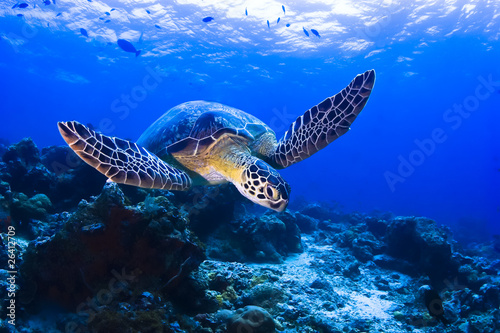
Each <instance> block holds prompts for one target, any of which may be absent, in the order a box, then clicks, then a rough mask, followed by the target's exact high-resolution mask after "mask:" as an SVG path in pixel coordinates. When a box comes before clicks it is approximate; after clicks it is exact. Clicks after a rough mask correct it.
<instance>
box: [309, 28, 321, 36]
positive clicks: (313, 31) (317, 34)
mask: <svg viewBox="0 0 500 333" xmlns="http://www.w3.org/2000/svg"><path fill="white" fill-rule="evenodd" d="M311 32H312V33H313V34H314V35H315V36H318V38H321V36H320V35H319V33H318V31H317V30H314V29H311Z"/></svg>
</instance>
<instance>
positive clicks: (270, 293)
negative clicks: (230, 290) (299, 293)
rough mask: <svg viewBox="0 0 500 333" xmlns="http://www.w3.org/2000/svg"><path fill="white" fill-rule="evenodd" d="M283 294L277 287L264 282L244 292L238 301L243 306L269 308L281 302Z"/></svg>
mask: <svg viewBox="0 0 500 333" xmlns="http://www.w3.org/2000/svg"><path fill="white" fill-rule="evenodd" d="M283 297H284V292H283V290H281V288H279V287H278V286H276V285H274V284H272V283H270V282H265V283H261V284H258V285H256V286H254V287H253V288H251V289H250V290H249V291H247V292H245V293H244V294H243V295H242V296H241V298H240V299H239V300H240V301H241V303H242V304H243V305H250V304H253V305H258V306H262V307H266V308H271V307H272V306H274V305H275V304H276V303H278V302H281V301H283Z"/></svg>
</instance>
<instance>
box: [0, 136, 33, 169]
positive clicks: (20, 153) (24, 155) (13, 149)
mask: <svg viewBox="0 0 500 333" xmlns="http://www.w3.org/2000/svg"><path fill="white" fill-rule="evenodd" d="M2 161H3V162H5V163H8V162H14V161H19V162H20V163H21V165H23V166H24V167H29V166H35V165H37V164H38V163H40V152H39V151H38V148H37V147H36V145H35V143H34V142H33V140H32V139H31V138H25V139H22V140H21V141H19V142H18V143H15V144H13V145H11V146H10V147H9V148H8V149H7V151H6V152H5V153H4V154H3V156H2Z"/></svg>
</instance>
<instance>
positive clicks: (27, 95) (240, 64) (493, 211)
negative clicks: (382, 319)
mask: <svg viewBox="0 0 500 333" xmlns="http://www.w3.org/2000/svg"><path fill="white" fill-rule="evenodd" d="M27 3H28V4H29V7H28V8H24V9H20V8H15V9H12V8H11V7H12V6H13V5H14V4H16V2H10V1H4V2H2V3H1V4H0V37H1V39H0V54H1V58H0V73H1V77H2V89H1V90H0V101H1V102H0V107H1V110H2V121H1V122H0V136H1V137H3V138H6V139H8V140H9V141H10V142H17V141H18V140H20V139H21V138H23V137H27V136H30V137H32V138H33V140H34V141H35V142H36V143H37V145H38V146H39V147H44V146H48V145H62V144H64V141H63V140H62V138H61V137H60V136H59V133H58V130H57V127H56V122H57V121H67V120H78V121H80V122H82V123H91V124H93V125H94V127H95V128H97V129H100V130H101V131H102V132H104V133H106V134H109V135H112V136H118V137H123V138H127V139H132V140H134V139H137V138H138V137H139V136H140V134H141V133H142V131H143V130H145V129H146V128H147V127H148V125H149V124H150V123H152V122H153V121H154V120H156V119H157V118H158V117H159V116H161V115H162V114H163V113H164V112H165V111H166V110H168V109H169V108H171V107H173V106H175V105H177V104H179V103H182V102H185V101H189V100H199V99H204V100H209V101H217V102H220V103H224V104H227V105H230V106H233V107H236V108H240V109H242V110H245V111H247V112H249V113H252V114H254V115H256V116H257V117H259V118H261V119H262V120H263V121H265V122H266V123H268V124H269V125H270V126H271V127H272V128H273V129H274V130H275V131H276V133H277V135H278V137H280V136H281V135H282V134H283V133H284V132H285V130H286V129H287V128H288V126H289V124H290V123H291V122H292V121H293V120H294V119H295V118H296V117H297V116H299V115H301V114H302V113H303V112H304V111H306V110H307V109H309V108H310V107H312V106H314V105H316V104H317V103H319V102H321V101H322V100H323V99H324V98H325V97H327V96H331V95H334V94H336V93H337V92H338V91H340V90H341V89H342V88H343V87H344V86H346V85H347V84H348V83H349V82H350V80H351V79H352V78H354V76H355V75H357V74H358V73H362V72H364V71H365V70H368V69H372V68H373V69H375V70H376V73H377V80H376V84H375V88H374V90H373V92H372V95H371V97H370V100H369V101H368V103H367V105H366V107H365V109H364V110H363V111H362V113H361V115H360V116H359V117H358V118H357V120H356V121H355V122H354V123H353V125H352V130H351V131H350V132H349V133H347V134H346V135H345V136H343V137H341V138H340V139H338V140H337V141H335V142H334V143H332V144H331V145H330V146H328V147H327V148H325V149H324V150H322V151H321V152H319V153H317V154H316V155H314V156H313V157H311V158H309V159H307V160H305V161H303V162H301V163H299V164H296V165H293V166H291V167H290V168H289V169H285V170H282V171H281V173H282V175H283V176H284V177H285V179H287V180H288V182H289V183H290V185H291V186H292V196H293V197H294V198H295V199H297V198H298V197H304V198H306V199H307V200H320V201H337V202H339V203H340V204H341V205H343V206H344V208H345V209H346V210H359V211H362V212H372V211H374V210H381V211H392V212H393V213H395V214H400V215H423V216H427V217H430V218H434V219H436V220H437V221H438V222H440V223H444V224H448V225H452V226H456V225H464V226H466V227H468V228H478V229H481V230H484V234H485V237H487V236H488V234H493V233H499V232H500V226H499V225H500V134H499V128H500V125H499V124H500V112H499V106H500V66H499V59H500V45H499V36H500V35H499V33H498V31H500V19H499V15H500V3H498V2H490V3H489V4H485V3H478V4H476V5H472V4H465V2H461V1H455V2H453V1H450V2H447V3H446V4H444V3H442V2H439V3H437V2H436V3H425V2H421V3H419V4H418V5H417V4H410V3H407V2H398V1H386V2H384V3H383V4H382V5H380V4H379V3H380V2H378V1H373V2H370V1H365V2H363V3H359V2H358V1H344V2H339V1H322V2H321V3H318V2H314V1H310V2H298V1H297V2H294V1H288V2H284V3H281V2H272V1H271V2H270V1H267V2H263V1H252V2H250V1H248V2H247V3H244V2H238V1H234V3H232V1H227V2H224V4H222V3H220V1H201V0H184V1H172V2H165V1H162V2H160V1H152V2H150V3H147V4H146V3H144V4H142V3H141V2H140V1H139V2H130V1H129V2H126V3H120V2H117V1H92V2H89V1H83V0H81V1H74V2H70V1H65V2H63V1H57V4H55V5H54V4H51V5H48V6H44V5H43V3H41V2H40V1H37V2H33V1H27ZM34 4H36V8H33V5H34ZM40 4H41V5H42V7H40ZM282 4H284V5H285V7H286V15H285V14H284V13H283V11H282V8H281V5H282ZM111 8H115V9H116V10H115V11H110V9H111ZM245 8H247V11H248V15H245ZM146 9H148V10H149V11H150V14H148V13H147V12H146ZM106 11H108V12H109V13H110V15H109V16H108V15H106V14H105V12H106ZM57 13H62V15H60V16H56V14H57ZM18 14H23V16H22V17H18V16H17V15H18ZM207 16H211V17H214V20H213V21H211V22H208V23H205V22H203V21H202V19H203V18H204V17H207ZM278 17H280V23H276V20H277V18H278ZM99 18H103V19H99ZM107 19H110V20H111V21H110V22H108V23H104V22H105V20H107ZM267 20H269V21H270V27H269V28H268V27H267V23H266V21H267ZM287 23H289V24H290V26H289V27H286V26H285V24H287ZM155 24H156V25H158V26H159V27H160V28H157V27H155V26H154V25H155ZM303 27H304V28H306V30H307V31H308V32H309V34H310V36H309V37H307V36H306V35H305V34H304V32H303ZM81 28H85V29H86V30H87V31H88V35H89V37H88V38H86V37H85V36H83V35H82V34H81V32H80V29H81ZM311 28H312V29H316V30H317V31H318V32H319V34H320V35H321V37H320V38H319V37H316V36H314V35H313V34H312V33H311V31H310V29H311ZM118 38H123V39H127V40H129V41H130V42H132V43H133V45H134V46H135V47H136V48H137V49H138V50H141V54H140V55H139V56H138V57H135V54H133V53H126V52H124V51H123V50H121V49H120V48H119V47H118V46H117V44H116V40H117V39H118ZM488 82H489V83H488ZM458 108H462V110H463V111H461V113H459V112H456V110H458ZM468 110H469V111H468ZM292 200H293V198H292Z"/></svg>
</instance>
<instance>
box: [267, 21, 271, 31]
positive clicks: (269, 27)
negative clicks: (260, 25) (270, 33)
mask: <svg viewBox="0 0 500 333" xmlns="http://www.w3.org/2000/svg"><path fill="white" fill-rule="evenodd" d="M267 27H268V28H269V29H271V26H270V25H269V20H267Z"/></svg>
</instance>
